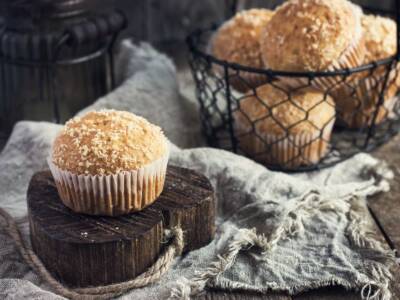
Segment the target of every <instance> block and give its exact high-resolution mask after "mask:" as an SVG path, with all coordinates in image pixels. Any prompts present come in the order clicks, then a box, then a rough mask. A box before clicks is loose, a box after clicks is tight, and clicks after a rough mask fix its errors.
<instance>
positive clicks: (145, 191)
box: [47, 151, 169, 216]
mask: <svg viewBox="0 0 400 300" xmlns="http://www.w3.org/2000/svg"><path fill="white" fill-rule="evenodd" d="M168 158H169V151H167V152H166V154H165V155H164V156H162V157H161V158H160V159H158V160H156V161H154V162H152V163H150V164H148V165H145V166H144V167H142V168H140V169H137V170H132V171H122V172H119V173H117V174H113V175H77V174H73V173H71V172H69V171H64V170H61V169H60V168H58V167H57V166H56V165H55V164H54V163H53V162H52V159H51V158H48V160H47V161H48V164H49V167H50V170H51V173H52V174H53V177H54V180H55V183H56V186H57V190H58V193H59V195H60V198H61V200H62V202H63V203H64V205H65V206H67V207H69V208H70V209H72V210H73V211H75V212H77V213H84V214H89V215H103V216H117V215H123V214H128V213H131V212H135V211H140V210H142V209H144V208H145V207H147V206H149V205H150V204H152V203H153V202H154V201H155V200H156V199H157V197H158V196H159V195H160V194H161V192H162V190H163V187H164V182H165V176H166V172H167V164H168Z"/></svg>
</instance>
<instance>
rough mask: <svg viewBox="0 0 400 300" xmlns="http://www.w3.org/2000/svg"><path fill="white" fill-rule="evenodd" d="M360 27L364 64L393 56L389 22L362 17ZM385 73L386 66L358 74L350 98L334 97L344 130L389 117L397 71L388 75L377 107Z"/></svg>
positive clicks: (392, 26) (393, 35)
mask: <svg viewBox="0 0 400 300" xmlns="http://www.w3.org/2000/svg"><path fill="white" fill-rule="evenodd" d="M362 26H363V31H364V39H365V45H366V53H365V58H364V63H366V64H367V63H371V62H374V61H378V60H380V59H384V58H388V57H391V56H392V55H394V54H396V49H397V27H396V23H395V22H394V21H393V20H391V19H389V18H384V17H380V16H374V15H364V16H363V17H362ZM386 72H387V65H382V66H379V67H377V68H376V69H374V70H373V72H372V74H371V72H370V71H366V72H362V73H360V76H359V80H358V81H357V82H356V90H355V93H353V94H352V95H351V96H350V97H349V95H348V94H347V97H346V95H343V96H342V97H337V106H338V109H339V113H340V118H341V119H342V120H343V123H344V124H345V125H346V126H347V127H350V128H364V127H367V126H370V125H371V124H372V122H373V119H374V118H375V124H379V123H381V122H382V121H384V120H385V119H386V118H387V117H388V116H389V115H390V114H391V112H392V111H393V107H394V105H395V102H396V101H397V97H396V95H397V92H398V87H399V84H400V81H399V80H400V76H398V72H399V71H398V68H395V69H394V70H393V71H391V72H390V73H389V78H388V83H387V86H386V90H385V95H384V101H383V104H382V106H380V107H379V108H377V104H378V101H379V97H380V91H381V90H382V87H383V82H384V78H385V75H386ZM377 109H378V111H377V112H376V110H377ZM375 112H376V117H375Z"/></svg>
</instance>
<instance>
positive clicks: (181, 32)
mask: <svg viewBox="0 0 400 300" xmlns="http://www.w3.org/2000/svg"><path fill="white" fill-rule="evenodd" d="M97 1H99V0H97ZM99 2H100V1H99ZM281 2H283V1H281V0H238V1H237V6H238V8H239V9H243V8H249V7H267V8H268V7H269V8H270V7H274V6H276V5H278V4H279V3H281ZM353 2H355V3H358V4H361V5H367V6H369V7H373V8H379V9H385V10H387V9H390V8H391V7H394V3H395V0H379V1H377V0H358V1H353ZM101 3H108V4H109V5H111V6H114V7H116V8H119V9H121V10H123V11H124V12H125V13H126V15H127V16H128V18H129V28H128V30H127V31H126V33H125V34H126V35H130V36H133V37H134V38H135V39H138V40H147V41H150V42H153V43H160V42H161V43H164V42H167V41H177V40H183V39H184V38H185V36H186V35H187V34H188V33H189V32H191V31H192V30H193V29H194V28H196V27H199V26H206V25H207V24H210V23H212V22H218V21H221V20H224V19H225V18H226V17H228V16H229V15H230V13H231V11H232V3H234V1H232V0H197V1H196V0H103V1H101Z"/></svg>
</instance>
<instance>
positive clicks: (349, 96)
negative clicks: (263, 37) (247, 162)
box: [187, 26, 400, 171]
mask: <svg viewBox="0 0 400 300" xmlns="http://www.w3.org/2000/svg"><path fill="white" fill-rule="evenodd" d="M216 29H217V26H213V27H212V28H211V29H208V30H197V31H195V32H194V33H192V34H191V35H190V36H189V37H188V40H187V42H188V46H189V48H190V53H191V54H190V59H189V62H190V66H191V69H192V72H193V77H194V80H195V83H196V89H197V90H196V92H197V98H198V100H199V103H200V116H201V121H202V125H203V130H204V134H205V136H206V138H207V140H208V143H209V145H210V146H213V147H218V148H223V149H227V150H230V151H233V152H235V153H239V154H242V155H245V156H248V157H250V158H252V159H254V160H255V161H258V162H260V163H262V164H264V165H266V166H268V167H269V168H271V169H276V170H284V171H307V170H314V169H318V168H324V167H328V166H331V165H333V164H335V163H337V162H340V161H342V160H344V159H347V158H349V157H351V156H353V155H355V154H357V153H359V152H360V151H367V152H368V151H371V150H373V149H375V148H376V147H378V146H380V145H382V144H383V143H385V142H386V141H388V140H389V139H390V138H391V137H393V136H394V135H395V134H397V133H398V131H399V125H400V103H399V101H398V92H399V88H398V87H399V86H400V78H399V75H400V74H399V64H398V60H397V58H396V57H391V58H387V59H384V60H381V61H377V62H374V63H370V64H366V65H362V66H360V67H357V68H352V69H343V70H337V71H329V72H328V71H327V72H307V73H305V72H303V73H296V72H281V71H275V70H268V69H256V68H251V67H246V66H242V65H238V64H234V63H229V62H226V61H221V60H219V59H217V58H215V57H214V56H212V55H210V54H208V48H209V41H210V37H211V36H212V34H213V33H214V32H215V30H216Z"/></svg>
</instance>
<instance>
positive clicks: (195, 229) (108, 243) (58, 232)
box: [27, 166, 215, 287]
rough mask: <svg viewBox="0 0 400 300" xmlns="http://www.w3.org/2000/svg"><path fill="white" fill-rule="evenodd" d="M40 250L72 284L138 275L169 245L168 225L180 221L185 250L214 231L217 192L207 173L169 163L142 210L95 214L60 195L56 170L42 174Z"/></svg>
mask: <svg viewBox="0 0 400 300" xmlns="http://www.w3.org/2000/svg"><path fill="white" fill-rule="evenodd" d="M27 198H28V212H29V224H30V230H31V235H30V236H31V242H32V247H33V249H34V251H35V252H36V253H37V255H38V256H39V257H40V259H41V260H42V261H43V263H44V264H45V265H46V267H47V268H48V269H49V271H50V272H51V273H52V274H53V275H55V276H56V277H57V278H58V279H59V280H60V281H62V282H64V283H65V284H67V285H69V286H71V287H85V286H96V285H105V284H110V283H116V282H121V281H126V280H129V279H132V278H134V277H136V276H137V275H139V274H141V273H142V272H144V271H145V270H146V269H147V268H148V267H149V266H151V265H152V264H153V263H154V262H155V261H156V259H157V257H158V255H159V254H160V252H161V251H162V248H163V246H164V245H165V244H164V243H163V241H162V237H163V230H164V229H165V228H169V227H170V226H176V225H179V226H181V227H182V229H183V231H184V241H185V249H184V251H189V250H193V249H197V248H199V247H202V246H204V245H206V244H208V243H209V242H210V241H211V240H212V238H213V236H214V231H215V227H214V219H215V209H214V207H215V203H214V193H213V190H212V187H211V185H210V183H209V181H208V179H207V178H205V177H204V176H202V175H200V174H198V173H196V172H194V171H191V170H188V169H182V168H178V167H173V166H169V167H168V171H167V177H166V183H165V188H164V190H163V192H162V194H161V196H160V197H159V199H157V201H156V202H155V203H154V204H153V205H151V206H149V207H148V208H146V209H144V210H143V211H141V212H137V213H133V214H130V215H126V216H120V217H95V216H88V215H83V214H77V213H74V212H72V211H71V210H70V209H68V208H67V207H66V206H64V205H63V204H62V202H61V200H60V198H59V196H58V193H57V189H56V186H55V183H54V180H53V177H52V175H51V173H50V171H43V172H39V173H36V174H35V175H34V176H33V177H32V179H31V182H30V184H29V188H28V197H27Z"/></svg>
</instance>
